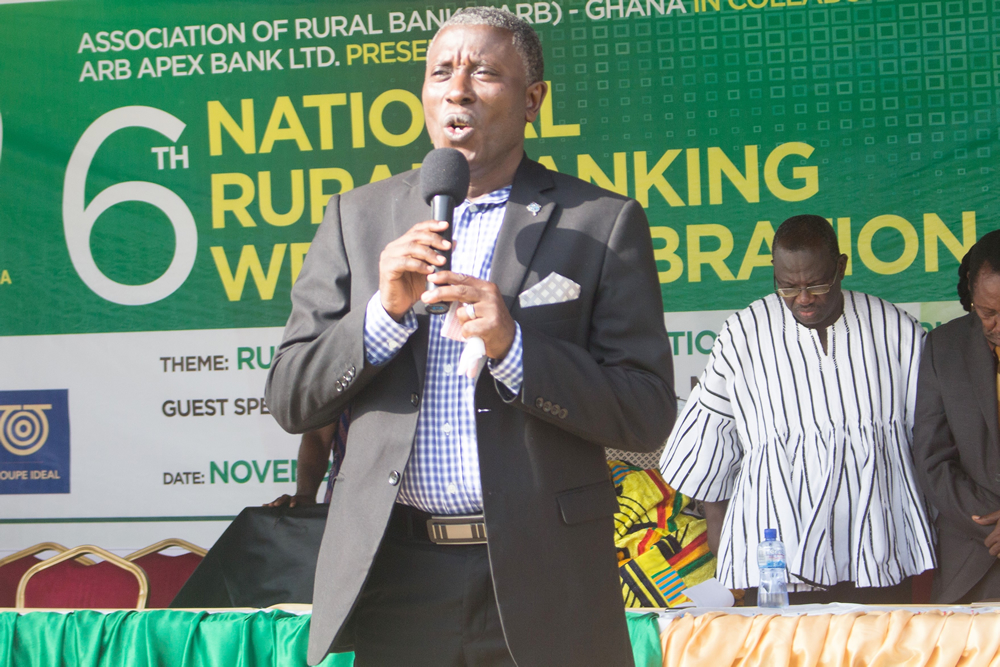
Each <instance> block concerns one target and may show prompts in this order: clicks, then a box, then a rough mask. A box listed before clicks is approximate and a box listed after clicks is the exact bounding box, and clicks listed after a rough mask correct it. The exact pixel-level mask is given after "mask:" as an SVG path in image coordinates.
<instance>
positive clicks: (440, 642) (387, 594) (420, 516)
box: [351, 504, 514, 667]
mask: <svg viewBox="0 0 1000 667" xmlns="http://www.w3.org/2000/svg"><path fill="white" fill-rule="evenodd" d="M428 516H429V515H427V514H426V513H424V512H420V511H419V510H415V509H413V508H408V507H406V506H404V505H398V504H397V505H396V508H395V509H394V510H393V513H392V518H391V519H390V521H389V527H388V529H387V531H386V536H385V539H383V541H382V546H381V548H380V549H379V552H378V555H377V556H376V557H375V562H374V563H373V564H372V570H371V574H370V575H369V577H368V581H366V582H365V587H364V590H363V591H362V593H361V597H360V598H359V600H358V604H357V606H356V607H355V609H354V611H353V612H352V614H351V628H352V630H353V634H354V653H355V663H354V664H355V665H357V666H358V667H382V666H386V667H388V666H398V665H407V666H413V667H419V666H423V665H426V666H427V667H464V666H466V665H468V666H470V667H471V666H474V665H482V666H483V667H487V666H488V667H493V666H495V665H496V666H501V667H502V666H505V665H510V666H511V667H513V665H514V661H513V659H512V658H511V655H510V651H509V650H508V649H507V643H506V641H505V640H504V636H503V628H502V627H501V626H500V614H499V611H498V610H497V602H496V596H495V594H494V592H493V580H492V577H491V576H490V562H489V555H488V554H487V551H486V545H485V544H476V545H437V544H434V543H432V542H431V541H430V540H429V539H428V537H427V529H426V523H425V522H426V519H427V518H428Z"/></svg>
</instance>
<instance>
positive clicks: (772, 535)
mask: <svg viewBox="0 0 1000 667" xmlns="http://www.w3.org/2000/svg"><path fill="white" fill-rule="evenodd" d="M764 539H765V540H776V539H778V531H777V530H775V529H774V528H765V529H764Z"/></svg>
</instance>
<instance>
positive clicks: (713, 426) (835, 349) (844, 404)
mask: <svg viewBox="0 0 1000 667" xmlns="http://www.w3.org/2000/svg"><path fill="white" fill-rule="evenodd" d="M843 294H844V314H843V316H842V317H840V318H839V319H838V320H837V321H836V322H835V323H834V324H833V325H832V326H831V327H830V328H829V329H828V330H827V336H828V348H829V354H824V352H823V348H822V346H821V345H820V341H819V336H818V335H817V333H816V331H814V330H813V329H809V328H807V327H804V326H802V325H801V324H799V323H798V322H797V321H796V320H795V318H794V317H793V316H792V314H791V312H789V310H788V309H787V308H786V307H785V305H784V304H783V303H782V301H781V299H780V298H779V297H778V296H777V295H775V294H772V295H769V296H767V297H764V298H763V299H760V300H758V301H755V302H754V303H752V304H750V306H749V307H748V308H746V309H744V310H742V311H739V312H737V313H735V314H733V315H732V316H731V317H730V318H729V319H728V320H727V321H726V323H725V325H724V326H723V328H722V331H721V332H720V334H719V337H718V338H717V339H716V341H715V345H714V347H713V348H712V352H711V354H710V356H709V359H708V365H707V366H706V368H705V371H704V373H702V376H701V378H700V382H699V384H698V386H697V387H696V388H695V389H694V390H693V391H692V392H691V396H690V398H689V399H688V402H687V405H686V407H685V409H684V411H683V413H682V414H681V417H680V418H679V419H678V420H677V424H676V426H675V427H674V430H673V433H671V435H670V439H669V440H668V441H667V446H666V448H665V450H664V452H663V458H662V459H661V461H660V469H661V471H662V472H663V476H664V478H665V479H666V480H667V482H668V483H669V484H670V485H671V486H673V487H674V488H676V489H679V490H680V491H681V492H683V493H684V494H686V495H688V496H691V497H694V498H698V499H701V500H707V501H719V500H724V499H726V498H729V499H730V504H729V511H728V512H727V513H726V518H725V521H724V523H723V527H722V539H721V544H720V552H721V553H720V554H719V560H718V569H717V573H716V576H717V577H718V579H719V580H720V581H721V582H722V583H723V584H724V585H726V586H728V587H731V588H747V587H749V586H756V585H757V583H758V567H757V544H758V543H759V542H761V541H762V540H763V539H764V529H765V528H777V529H778V536H779V539H781V540H782V541H783V542H784V543H785V552H786V558H787V563H788V571H789V572H790V573H791V574H793V575H797V576H798V577H799V578H800V579H804V580H805V581H807V582H813V583H816V584H820V585H833V584H836V583H837V582H840V581H853V582H855V584H856V585H857V586H859V587H867V586H890V585H894V584H897V583H899V582H900V581H901V580H902V579H903V578H905V577H906V576H909V575H914V574H918V573H920V572H923V571H924V570H928V569H931V568H933V567H934V551H933V537H932V532H931V527H930V523H929V521H928V517H927V510H926V505H925V503H924V500H923V496H922V494H921V492H920V489H919V487H918V486H917V482H916V480H915V478H914V475H913V470H912V459H911V456H910V443H911V433H912V429H913V410H914V402H915V398H916V390H917V368H918V366H919V363H920V351H921V346H922V341H923V335H924V334H923V329H922V328H921V327H920V324H919V323H918V322H917V321H916V320H914V319H913V318H912V317H910V316H909V315H908V314H907V313H906V312H904V311H902V310H900V309H899V308H897V307H896V306H894V305H892V304H891V303H888V302H887V301H883V300H882V299H879V298H877V297H873V296H869V295H867V294H862V293H860V292H849V291H844V293H843ZM792 581H793V582H794V581H796V579H795V578H794V577H793V579H792Z"/></svg>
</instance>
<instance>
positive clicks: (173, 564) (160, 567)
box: [132, 553, 201, 609]
mask: <svg viewBox="0 0 1000 667" xmlns="http://www.w3.org/2000/svg"><path fill="white" fill-rule="evenodd" d="M132 562H133V563H135V564H136V565H138V566H139V567H141V568H142V569H143V570H145V571H146V576H147V577H148V578H149V599H148V600H147V601H146V607H147V608H149V609H164V608H166V607H169V606H170V601H171V600H173V599H174V596H175V595H177V591H179V590H180V589H181V587H182V586H183V585H184V582H186V581H187V580H188V577H190V576H191V573H192V572H194V570H195V568H196V567H198V564H199V563H201V556H199V555H198V554H193V553H186V554H181V555H180V556H166V555H164V554H162V553H152V554H146V555H145V556H141V557H140V558H136V559H135V560H134V561H132Z"/></svg>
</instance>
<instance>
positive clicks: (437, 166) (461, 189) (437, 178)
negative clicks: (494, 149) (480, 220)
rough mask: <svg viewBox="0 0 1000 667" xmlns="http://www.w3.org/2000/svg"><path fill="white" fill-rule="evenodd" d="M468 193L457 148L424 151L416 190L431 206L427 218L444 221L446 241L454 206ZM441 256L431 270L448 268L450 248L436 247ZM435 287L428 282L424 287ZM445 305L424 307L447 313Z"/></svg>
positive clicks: (464, 165) (465, 172)
mask: <svg viewBox="0 0 1000 667" xmlns="http://www.w3.org/2000/svg"><path fill="white" fill-rule="evenodd" d="M468 192H469V162H468V160H466V159H465V155H463V154H462V153H461V152H460V151H457V150H455V149H454V148H436V149H434V150H432V151H431V152H430V153H428V154H427V157H425V158H424V162H423V164H422V165H421V167H420V193H421V195H423V198H424V201H425V202H427V203H428V204H430V206H431V218H432V219H433V220H442V221H444V222H447V223H448V229H446V230H444V231H443V232H440V235H441V236H442V237H444V238H445V239H446V240H448V241H450V240H451V228H452V219H453V218H454V215H455V207H456V206H457V205H458V204H460V203H461V202H463V201H465V196H466V195H467V194H468ZM437 252H438V253H439V254H441V255H443V256H444V259H445V263H444V265H442V266H440V267H437V268H435V271H448V270H450V269H451V250H450V249H449V250H439V251H437ZM435 287H437V285H435V284H434V283H432V282H430V281H428V282H427V289H428V290H431V289H434V288H435ZM448 308H449V304H447V303H432V304H429V305H428V306H427V312H428V313H432V314H434V315H443V314H444V313H446V312H448Z"/></svg>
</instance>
